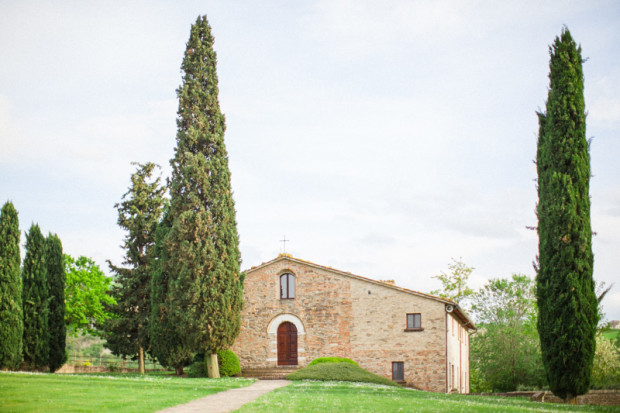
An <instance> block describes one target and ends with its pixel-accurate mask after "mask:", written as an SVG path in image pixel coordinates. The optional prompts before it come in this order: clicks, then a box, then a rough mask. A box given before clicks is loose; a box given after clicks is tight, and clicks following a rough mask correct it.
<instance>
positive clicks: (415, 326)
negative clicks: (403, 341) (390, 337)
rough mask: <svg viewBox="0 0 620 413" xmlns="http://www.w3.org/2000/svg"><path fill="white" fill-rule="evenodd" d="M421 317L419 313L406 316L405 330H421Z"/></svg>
mask: <svg viewBox="0 0 620 413" xmlns="http://www.w3.org/2000/svg"><path fill="white" fill-rule="evenodd" d="M421 329H422V315H421V314H420V313H414V314H407V330H421Z"/></svg>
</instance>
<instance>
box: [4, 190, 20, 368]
mask: <svg viewBox="0 0 620 413" xmlns="http://www.w3.org/2000/svg"><path fill="white" fill-rule="evenodd" d="M19 237H20V232H19V221H18V218H17V211H16V210H15V207H14V206H13V203H12V202H10V201H7V202H6V203H5V204H4V206H3V207H2V212H0V369H10V370H17V369H18V368H19V365H20V364H21V362H22V336H23V334H24V322H23V319H22V317H23V313H22V280H21V278H20V274H19V271H20V268H19V264H20V260H21V257H20V255H19Z"/></svg>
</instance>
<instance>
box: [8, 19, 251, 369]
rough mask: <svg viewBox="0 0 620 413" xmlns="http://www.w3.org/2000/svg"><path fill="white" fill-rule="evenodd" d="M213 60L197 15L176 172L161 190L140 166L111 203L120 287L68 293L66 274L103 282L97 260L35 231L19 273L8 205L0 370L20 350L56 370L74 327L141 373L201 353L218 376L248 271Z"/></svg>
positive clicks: (207, 32) (150, 171)
mask: <svg viewBox="0 0 620 413" xmlns="http://www.w3.org/2000/svg"><path fill="white" fill-rule="evenodd" d="M216 63H217V58H216V54H215V51H214V50H213V36H212V34H211V28H210V26H209V24H208V22H207V19H206V16H199V17H198V19H197V20H196V22H195V23H194V24H193V25H192V27H191V32H190V38H189V41H188V43H187V45H186V51H185V55H184V58H183V62H182V65H181V70H182V73H183V80H182V84H181V86H180V87H179V89H178V90H177V96H178V99H179V106H178V112H177V114H178V116H177V137H176V141H177V146H176V148H175V154H174V157H173V158H172V159H171V160H170V164H171V166H172V176H171V178H170V179H169V180H168V181H167V183H166V184H165V185H164V184H163V183H162V182H161V177H159V176H157V177H155V170H156V169H157V168H158V166H157V165H155V164H153V163H151V162H147V163H144V164H140V163H136V164H135V165H136V166H137V170H136V172H135V173H134V174H132V176H131V185H130V188H129V190H128V192H127V193H126V194H125V195H123V198H122V201H121V202H120V203H118V204H116V205H115V207H116V208H117V210H118V224H119V226H120V227H121V228H123V229H124V230H126V237H125V240H124V243H123V249H124V251H125V256H124V260H123V262H122V265H120V266H119V265H115V264H113V263H112V262H109V261H108V264H109V266H110V269H111V270H112V272H113V273H114V283H113V284H112V285H110V283H109V282H108V283H105V282H104V283H103V284H104V288H107V291H103V292H102V290H98V291H99V292H100V293H101V292H102V294H99V295H98V296H92V295H88V294H87V292H88V289H75V290H72V291H71V293H69V292H67V294H66V295H65V289H64V288H63V287H64V283H65V281H66V279H65V277H66V276H65V271H63V269H64V268H65V266H66V267H67V268H70V269H71V271H70V274H71V276H70V277H71V278H70V279H67V281H71V282H72V283H74V284H79V283H80V282H90V281H91V279H93V278H94V279H99V280H101V279H102V278H101V276H103V273H102V272H101V270H100V269H99V268H98V267H97V266H96V265H95V264H94V262H92V260H89V259H87V258H84V257H80V258H79V259H78V260H73V259H72V258H71V257H69V256H65V257H63V255H62V247H61V246H60V240H59V239H58V237H57V236H55V235H51V234H50V236H49V237H48V238H44V237H43V236H42V235H41V234H40V230H39V227H38V226H36V225H33V227H32V228H31V230H30V231H29V232H28V235H27V237H26V238H27V240H26V258H25V259H24V265H23V268H22V269H21V271H20V265H19V229H18V227H17V214H16V212H15V210H14V208H13V206H12V204H11V203H7V205H5V209H6V212H5V211H4V209H3V216H2V234H1V236H0V242H2V243H5V244H6V245H2V257H1V258H0V268H1V271H0V276H1V277H2V279H1V281H2V282H1V283H0V285H1V286H2V290H0V293H1V294H2V300H1V301H0V306H1V307H0V322H1V328H0V343H2V344H1V345H0V346H1V350H0V353H1V355H0V367H1V366H4V367H6V368H11V369H14V368H17V367H19V364H20V363H21V358H22V354H23V359H24V361H25V362H26V363H27V364H28V365H29V366H31V367H32V368H37V369H42V368H44V367H46V366H49V369H50V370H52V371H54V370H55V369H56V368H57V367H58V366H60V365H62V363H64V360H65V357H66V356H65V352H64V347H65V346H64V337H65V328H66V326H67V325H70V326H72V327H73V330H72V331H82V332H93V331H98V332H99V333H100V334H101V335H102V336H103V338H105V339H106V341H107V343H106V346H107V347H108V348H109V349H110V350H111V351H112V352H113V353H114V354H116V355H121V356H124V357H131V358H138V359H139V361H140V370H141V371H142V372H144V354H145V353H148V354H151V355H152V356H153V357H155V358H156V359H157V360H158V361H159V363H160V364H162V365H164V366H166V367H173V368H175V369H176V371H177V372H178V373H182V371H183V366H185V365H187V364H188V363H189V362H191V361H192V359H193V358H194V356H195V355H196V354H204V355H205V356H204V358H205V360H206V365H207V371H208V374H209V376H210V377H217V376H218V375H219V372H218V363H217V351H218V350H223V349H226V348H228V347H229V346H230V345H232V344H233V342H234V340H235V338H236V337H237V335H238V332H239V326H240V310H241V306H242V299H243V290H242V288H243V275H242V274H241V272H240V270H239V267H240V254H239V241H238V238H239V237H238V233H237V228H236V218H235V208H234V201H233V198H232V189H231V184H230V171H229V168H228V155H227V151H226V147H225V144H224V132H225V129H226V127H225V121H224V115H223V114H222V113H221V111H220V107H219V100H218V93H219V91H218V81H217V74H216ZM168 193H169V198H168V197H167V196H166V194H168ZM5 256H6V258H5ZM63 260H64V261H63ZM63 263H64V265H63ZM67 274H69V273H67ZM105 278H107V277H105V276H103V279H105ZM108 280H109V279H108ZM22 282H23V285H22ZM20 294H21V295H20ZM65 300H66V302H67V306H66V310H67V311H66V312H65V306H63V305H61V303H65ZM70 303H71V304H70ZM22 345H23V347H22Z"/></svg>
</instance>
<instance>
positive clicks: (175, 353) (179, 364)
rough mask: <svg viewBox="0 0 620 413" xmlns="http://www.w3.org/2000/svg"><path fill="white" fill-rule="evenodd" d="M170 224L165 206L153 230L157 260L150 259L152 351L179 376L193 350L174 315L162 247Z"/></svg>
mask: <svg viewBox="0 0 620 413" xmlns="http://www.w3.org/2000/svg"><path fill="white" fill-rule="evenodd" d="M170 227H171V222H170V215H169V209H166V210H165V212H164V217H163V218H162V220H161V222H160V223H159V225H158V226H157V229H156V230H155V246H154V253H155V256H156V257H157V259H156V260H155V261H154V262H153V277H152V280H151V319H150V328H151V351H152V353H153V355H154V356H155V357H156V358H157V361H159V364H161V365H162V366H164V367H173V368H174V369H175V372H176V374H177V375H179V376H180V375H182V374H183V367H184V366H187V365H188V364H189V363H190V362H191V361H192V359H193V357H194V351H193V350H192V349H191V347H190V346H189V344H188V343H187V341H186V336H185V335H184V334H183V331H181V330H180V329H179V328H178V327H179V326H178V325H177V324H175V321H174V317H173V311H174V308H175V306H176V305H177V304H176V303H175V302H174V300H173V298H172V296H171V295H170V286H169V284H170V282H171V280H172V278H171V277H170V273H169V271H170V269H169V267H168V264H169V263H170V260H169V259H168V256H167V255H166V254H167V251H168V249H167V248H166V247H165V246H164V243H165V242H166V238H167V235H168V232H169V231H170Z"/></svg>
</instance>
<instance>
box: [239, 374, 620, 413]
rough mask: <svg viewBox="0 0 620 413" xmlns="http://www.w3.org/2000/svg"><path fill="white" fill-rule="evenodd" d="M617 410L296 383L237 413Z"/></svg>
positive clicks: (364, 386) (370, 386)
mask: <svg viewBox="0 0 620 413" xmlns="http://www.w3.org/2000/svg"><path fill="white" fill-rule="evenodd" d="M275 411H277V412H295V413H297V412H321V413H322V412H493V413H496V412H524V411H532V412H618V411H620V409H619V408H618V407H616V406H613V407H612V406H575V407H572V406H566V405H561V404H552V403H536V402H530V401H529V400H526V399H523V398H499V397H486V396H467V395H447V394H438V393H428V392H422V391H417V390H411V389H406V388H402V387H389V386H383V385H377V384H368V383H348V382H314V381H301V382H293V383H292V384H290V385H289V386H286V387H282V388H280V389H277V390H274V391H273V392H271V393H268V394H266V395H264V396H262V397H260V398H258V399H257V400H255V401H254V402H252V403H248V404H246V405H245V406H244V407H242V408H241V409H239V410H237V412H244V413H249V412H252V413H253V412H275Z"/></svg>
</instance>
